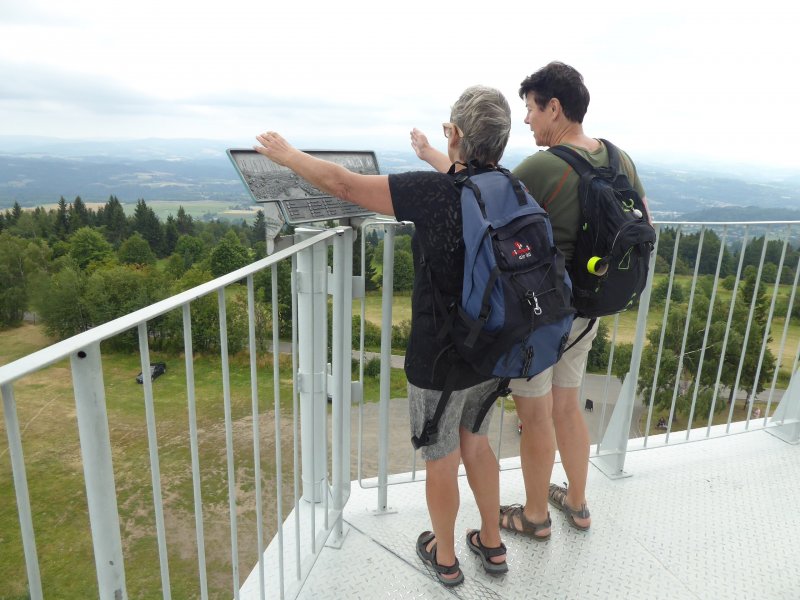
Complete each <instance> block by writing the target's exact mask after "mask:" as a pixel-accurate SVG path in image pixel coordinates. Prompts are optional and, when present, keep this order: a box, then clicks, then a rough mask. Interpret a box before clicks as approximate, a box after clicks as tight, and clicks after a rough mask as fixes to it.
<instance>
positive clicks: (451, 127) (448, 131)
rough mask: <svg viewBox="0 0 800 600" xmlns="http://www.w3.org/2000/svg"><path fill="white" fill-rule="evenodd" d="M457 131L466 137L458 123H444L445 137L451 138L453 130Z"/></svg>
mask: <svg viewBox="0 0 800 600" xmlns="http://www.w3.org/2000/svg"><path fill="white" fill-rule="evenodd" d="M454 130H455V131H456V133H458V135H459V136H460V137H464V132H463V131H461V128H460V127H459V126H458V125H456V124H455V123H442V131H444V137H446V138H449V137H450V136H451V135H452V134H453V131H454Z"/></svg>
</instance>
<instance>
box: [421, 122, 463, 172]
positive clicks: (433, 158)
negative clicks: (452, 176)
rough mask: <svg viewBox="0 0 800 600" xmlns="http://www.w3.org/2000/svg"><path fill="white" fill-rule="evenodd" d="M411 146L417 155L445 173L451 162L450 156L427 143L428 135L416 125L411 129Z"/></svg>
mask: <svg viewBox="0 0 800 600" xmlns="http://www.w3.org/2000/svg"><path fill="white" fill-rule="evenodd" d="M411 147H412V148H413V149H414V152H416V154H417V157H418V158H420V159H422V160H424V161H425V162H426V163H428V164H429V165H430V166H432V167H433V168H434V169H436V170H437V171H439V172H440V173H447V170H448V169H449V168H450V166H451V165H452V164H453V163H452V162H451V161H450V158H449V157H448V156H447V155H446V154H444V153H443V152H440V151H439V150H437V149H436V148H434V147H433V146H431V145H430V144H429V143H428V137H427V136H426V135H425V134H424V133H422V132H421V131H420V130H419V129H417V128H416V127H415V128H414V129H412V130H411Z"/></svg>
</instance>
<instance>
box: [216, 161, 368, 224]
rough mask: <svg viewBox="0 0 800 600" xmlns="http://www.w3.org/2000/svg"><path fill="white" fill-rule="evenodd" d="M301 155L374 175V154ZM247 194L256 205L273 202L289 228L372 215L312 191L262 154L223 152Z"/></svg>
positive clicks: (295, 176)
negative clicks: (245, 188)
mask: <svg viewBox="0 0 800 600" xmlns="http://www.w3.org/2000/svg"><path fill="white" fill-rule="evenodd" d="M304 152H306V153H308V154H310V155H311V156H315V157H317V158H321V159H323V160H327V161H330V162H334V163H336V164H339V165H341V166H343V167H344V168H345V169H348V170H350V171H353V172H355V173H361V174H363V175H378V174H379V170H378V160H377V158H376V157H375V153H374V152H369V151H364V152H347V151H338V150H305V151H304ZM227 154H228V157H229V158H230V160H231V162H232V163H233V166H234V167H236V171H237V172H238V173H239V176H240V177H241V179H242V181H243V182H244V184H245V187H247V190H248V191H249V192H250V195H251V196H252V197H253V200H255V201H256V202H258V203H264V202H276V203H277V204H278V205H279V206H280V208H281V212H282V213H283V216H284V218H285V219H286V222H287V223H288V224H290V225H296V224H299V223H311V222H314V221H327V220H328V219H342V218H347V217H360V216H369V215H373V214H375V213H374V212H372V211H369V210H367V209H365V208H362V207H360V206H358V205H357V204H352V203H350V202H345V201H344V200H341V199H340V198H336V197H334V196H331V195H329V194H326V193H325V192H323V191H321V190H319V189H317V188H315V187H314V186H313V185H311V184H310V183H309V182H308V181H306V180H305V179H303V178H302V177H299V176H298V175H296V174H295V173H294V172H293V171H292V170H291V169H288V168H286V167H282V166H280V165H278V164H276V163H274V162H272V161H271V160H270V159H268V158H267V157H266V156H264V155H263V154H259V153H258V152H256V151H255V150H249V149H241V150H240V149H229V150H228V151H227Z"/></svg>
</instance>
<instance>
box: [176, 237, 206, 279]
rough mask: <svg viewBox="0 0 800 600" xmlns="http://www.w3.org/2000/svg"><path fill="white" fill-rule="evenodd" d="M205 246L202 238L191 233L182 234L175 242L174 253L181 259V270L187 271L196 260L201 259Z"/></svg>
mask: <svg viewBox="0 0 800 600" xmlns="http://www.w3.org/2000/svg"><path fill="white" fill-rule="evenodd" d="M205 253H206V247H205V245H204V244H203V240H201V239H200V238H198V237H195V236H193V235H182V236H180V237H179V238H178V242H177V243H176V244H175V254H176V255H178V256H180V258H181V260H182V261H183V271H182V273H185V272H186V271H188V270H189V269H190V268H191V267H192V266H193V265H194V264H195V263H196V262H198V261H200V260H202V259H203V257H204V256H205Z"/></svg>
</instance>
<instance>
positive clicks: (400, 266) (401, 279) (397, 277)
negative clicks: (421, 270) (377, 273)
mask: <svg viewBox="0 0 800 600" xmlns="http://www.w3.org/2000/svg"><path fill="white" fill-rule="evenodd" d="M413 287H414V259H413V258H412V257H411V253H410V252H406V251H405V250H399V251H396V252H395V254H394V291H395V292H408V291H411V289H412V288H413Z"/></svg>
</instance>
